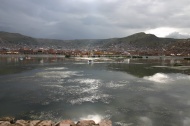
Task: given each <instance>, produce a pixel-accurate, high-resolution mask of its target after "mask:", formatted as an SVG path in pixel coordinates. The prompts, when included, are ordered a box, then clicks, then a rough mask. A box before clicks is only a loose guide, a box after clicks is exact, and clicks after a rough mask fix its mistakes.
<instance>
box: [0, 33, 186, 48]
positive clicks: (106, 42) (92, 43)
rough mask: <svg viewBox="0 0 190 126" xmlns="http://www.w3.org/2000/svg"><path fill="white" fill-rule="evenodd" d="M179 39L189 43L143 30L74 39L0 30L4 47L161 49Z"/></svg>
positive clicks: (0, 39) (177, 41) (0, 37)
mask: <svg viewBox="0 0 190 126" xmlns="http://www.w3.org/2000/svg"><path fill="white" fill-rule="evenodd" d="M181 41H182V42H187V43H190V42H189V39H174V38H159V37H157V36H155V35H153V34H146V33H144V32H139V33H135V34H132V35H129V36H126V37H122V38H108V39H75V40H58V39H45V38H33V37H30V36H25V35H22V34H19V33H9V32H2V31H1V32H0V46H1V47H6V48H19V47H23V46H27V47H30V48H35V47H43V48H55V49H78V50H83V49H85V50H92V49H101V50H123V51H127V50H162V49H163V48H164V49H166V48H168V49H171V47H172V46H173V45H175V43H180V42H181ZM178 45H180V44H178ZM184 45H185V44H181V46H182V47H181V48H187V47H184ZM187 45H189V44H187ZM172 49H173V48H172Z"/></svg>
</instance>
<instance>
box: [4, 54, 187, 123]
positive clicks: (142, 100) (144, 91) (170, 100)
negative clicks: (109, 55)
mask: <svg viewBox="0 0 190 126" xmlns="http://www.w3.org/2000/svg"><path fill="white" fill-rule="evenodd" d="M176 63H177V64H178V65H179V64H180V65H183V66H177V67H176V66H175V64H176ZM189 66H190V62H188V61H183V60H164V59H152V60H151V59H144V60H143V59H140V60H134V59H125V60H124V61H122V62H117V61H112V62H111V61H109V62H95V63H94V64H88V63H87V62H86V61H74V60H69V59H63V58H35V59H30V60H26V59H24V60H19V58H11V57H9V58H3V57H1V58H0V116H14V117H16V118H17V119H52V120H54V121H58V120H61V119H72V120H75V121H77V120H80V119H93V120H95V121H96V122H98V121H99V120H101V119H111V120H112V121H113V125H114V126H189V125H190V69H189V68H190V67H189Z"/></svg>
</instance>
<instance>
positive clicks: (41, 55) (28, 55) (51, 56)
mask: <svg viewBox="0 0 190 126" xmlns="http://www.w3.org/2000/svg"><path fill="white" fill-rule="evenodd" d="M0 57H16V58H24V57H30V58H67V57H66V56H65V55H53V54H34V55H33V54H0ZM69 58H74V59H89V58H90V59H102V58H109V59H112V58H113V59H120V58H126V59H163V60H164V59H190V56H139V57H137V58H133V56H114V55H113V56H100V57H93V56H89V57H87V56H84V57H80V56H71V57H69Z"/></svg>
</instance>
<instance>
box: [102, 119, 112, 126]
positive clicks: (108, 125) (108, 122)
mask: <svg viewBox="0 0 190 126" xmlns="http://www.w3.org/2000/svg"><path fill="white" fill-rule="evenodd" d="M99 126H112V122H111V120H102V121H101V122H100V123H99Z"/></svg>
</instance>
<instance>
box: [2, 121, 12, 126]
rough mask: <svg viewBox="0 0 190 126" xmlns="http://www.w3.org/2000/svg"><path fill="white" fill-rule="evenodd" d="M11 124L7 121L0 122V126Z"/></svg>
mask: <svg viewBox="0 0 190 126" xmlns="http://www.w3.org/2000/svg"><path fill="white" fill-rule="evenodd" d="M10 124H11V123H10V122H9V121H0V126H8V125H10Z"/></svg>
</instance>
